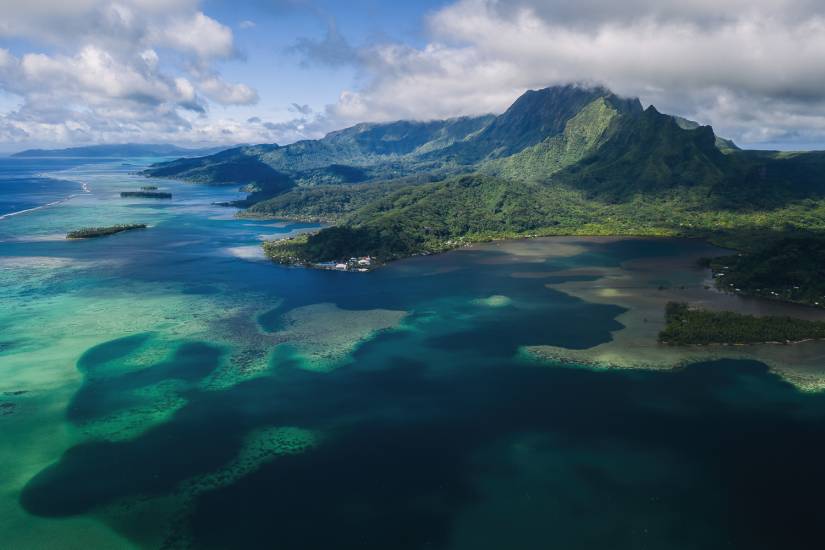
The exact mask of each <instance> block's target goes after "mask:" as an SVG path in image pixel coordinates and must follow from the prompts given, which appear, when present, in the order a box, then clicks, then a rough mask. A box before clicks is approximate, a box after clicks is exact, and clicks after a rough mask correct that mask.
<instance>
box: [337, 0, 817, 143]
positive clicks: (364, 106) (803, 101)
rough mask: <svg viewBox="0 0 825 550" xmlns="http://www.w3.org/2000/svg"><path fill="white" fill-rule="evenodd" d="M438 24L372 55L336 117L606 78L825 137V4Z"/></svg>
mask: <svg viewBox="0 0 825 550" xmlns="http://www.w3.org/2000/svg"><path fill="white" fill-rule="evenodd" d="M428 27H429V31H430V37H431V39H430V41H429V42H428V43H427V44H426V45H425V46H423V47H420V48H415V47H410V46H405V45H402V44H394V43H387V44H381V45H378V46H373V47H370V48H366V49H362V50H361V51H359V52H358V58H359V59H360V60H361V61H360V67H361V69H362V70H363V71H364V72H365V73H366V74H367V75H368V76H369V78H368V84H367V85H366V86H364V87H362V88H360V89H355V90H347V91H344V92H343V93H342V94H341V97H340V100H339V101H338V103H337V104H336V105H334V106H332V107H331V108H330V113H331V114H332V116H336V117H339V118H340V119H341V120H346V121H356V120H362V119H372V120H389V119H395V118H405V117H414V118H440V117H444V116H454V115H462V114H479V113H484V112H500V111H501V110H503V109H504V108H506V107H507V105H508V104H509V103H510V102H512V101H513V100H514V99H515V98H516V97H517V96H518V95H519V94H520V93H522V92H523V91H524V90H525V89H528V88H536V87H542V86H547V85H552V84H560V83H567V82H593V83H600V84H605V85H607V86H609V87H611V88H612V89H614V90H615V91H616V92H618V93H621V94H625V95H631V96H639V97H640V98H641V99H642V100H643V101H644V102H645V103H653V104H656V105H657V107H659V108H661V109H663V110H667V111H670V112H676V113H679V114H684V115H687V116H691V117H693V118H697V119H700V120H702V121H703V122H708V123H713V124H714V125H715V126H716V127H717V131H718V132H719V133H721V134H727V135H730V136H732V137H734V138H736V139H739V140H741V141H743V142H751V143H754V142H761V141H777V140H782V139H786V140H791V141H793V140H811V139H820V140H821V138H822V137H825V116H823V115H821V114H818V113H821V112H823V111H822V107H823V106H825V71H823V69H825V57H823V56H822V53H821V52H823V51H825V5H823V4H822V3H821V2H814V1H810V0H774V1H764V0H729V1H727V2H716V1H710V0H697V1H692V2H682V1H676V0H629V1H628V2H621V3H612V2H603V1H597V0H579V1H577V2H569V1H566V0H544V1H541V0H460V1H459V2H456V3H454V4H452V5H450V6H447V7H446V8H443V9H441V10H439V11H436V12H435V13H433V14H432V15H431V16H430V18H429V21H428ZM817 136H818V138H817Z"/></svg>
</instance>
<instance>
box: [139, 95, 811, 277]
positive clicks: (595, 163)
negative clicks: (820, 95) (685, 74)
mask: <svg viewBox="0 0 825 550" xmlns="http://www.w3.org/2000/svg"><path fill="white" fill-rule="evenodd" d="M145 174H146V175H147V176H155V177H166V178H177V179H181V180H186V181H192V182H198V183H209V184H236V185H245V186H246V188H247V189H248V190H249V191H250V196H249V198H248V199H247V200H246V201H244V202H243V203H242V204H241V205H242V206H245V207H247V210H246V212H245V213H244V215H255V216H262V215H263V216H272V217H283V218H293V219H305V220H309V219H318V220H325V221H331V222H334V223H335V224H336V227H334V228H330V229H327V230H324V231H321V232H320V233H318V234H317V235H314V236H311V237H309V238H308V239H306V240H305V242H304V241H295V242H292V243H289V244H287V245H283V246H284V247H287V248H285V249H284V250H281V251H279V250H278V248H277V247H269V248H268V251H269V252H270V253H271V255H273V256H274V257H275V258H277V259H282V260H283V259H288V260H289V261H319V260H332V259H341V258H348V257H350V256H359V255H373V256H378V257H379V258H382V259H387V260H388V259H393V258H398V257H403V256H407V255H410V254H415V253H422V252H434V251H439V250H444V249H448V248H452V247H455V246H459V245H460V244H462V243H466V242H471V241H477V240H484V239H490V238H500V237H517V236H525V235H565V234H598V235H680V236H697V237H709V238H712V239H713V240H715V242H719V243H725V244H732V245H736V246H739V247H747V246H748V245H749V243H750V244H751V245H752V244H753V243H755V242H761V241H763V240H765V239H771V238H776V237H778V236H781V235H787V233H788V232H793V231H807V232H811V231H825V153H822V152H809V153H783V152H766V151H744V150H741V149H739V148H738V147H737V146H736V145H735V144H734V143H733V142H731V141H730V140H726V139H723V138H719V137H718V136H716V135H715V133H714V131H713V129H712V128H711V127H710V126H702V125H700V124H698V123H695V122H692V121H689V120H686V119H683V118H681V117H676V116H671V115H667V114H662V113H660V112H659V111H657V110H656V109H655V108H654V107H653V106H650V107H648V108H646V109H644V108H643V107H642V104H641V103H640V102H639V100H638V99H628V98H622V97H619V96H617V95H616V94H614V93H612V92H611V91H610V90H607V89H604V88H587V87H581V86H572V85H571V86H557V87H552V88H546V89H543V90H537V91H529V92H526V93H525V94H524V95H522V96H521V97H520V98H519V99H518V100H516V102H515V103H513V105H512V106H511V107H510V108H509V109H507V111H505V112H504V113H502V114H500V115H498V116H494V115H486V116H480V117H462V118H455V119H449V120H442V121H430V122H414V121H399V122H392V123H383V124H359V125H356V126H353V127H351V128H347V129H345V130H341V131H337V132H332V133H330V134H328V135H327V136H326V137H324V138H323V139H320V140H308V141H300V142H297V143H294V144H291V145H287V146H283V147H281V146H278V145H274V144H273V145H256V146H245V147H237V148H233V149H228V150H225V151H222V152H220V153H217V154H214V155H210V156H205V157H201V158H188V159H180V160H176V161H172V162H166V163H161V164H157V165H155V166H153V167H151V168H150V169H148V170H147V171H146V172H145Z"/></svg>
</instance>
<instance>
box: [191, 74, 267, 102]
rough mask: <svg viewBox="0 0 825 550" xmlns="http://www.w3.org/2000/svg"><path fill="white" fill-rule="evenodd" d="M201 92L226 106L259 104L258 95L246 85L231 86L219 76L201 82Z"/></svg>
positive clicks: (212, 76) (209, 77)
mask: <svg viewBox="0 0 825 550" xmlns="http://www.w3.org/2000/svg"><path fill="white" fill-rule="evenodd" d="M199 87H200V90H201V92H203V94H204V95H205V96H206V97H208V98H209V99H211V100H213V101H217V102H218V103H221V104H224V105H251V104H253V103H257V102H258V94H257V92H255V90H253V89H252V88H250V87H249V86H247V85H246V84H229V83H227V82H225V81H224V80H223V79H221V78H220V77H218V76H217V75H211V76H208V77H206V78H204V79H202V80H201V81H200V84H199Z"/></svg>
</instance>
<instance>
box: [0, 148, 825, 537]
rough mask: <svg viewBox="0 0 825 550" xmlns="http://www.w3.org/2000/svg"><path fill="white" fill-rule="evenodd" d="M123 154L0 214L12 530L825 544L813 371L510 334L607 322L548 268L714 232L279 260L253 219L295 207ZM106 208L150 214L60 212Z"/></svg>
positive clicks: (609, 323) (637, 253)
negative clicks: (151, 180) (376, 259)
mask: <svg viewBox="0 0 825 550" xmlns="http://www.w3.org/2000/svg"><path fill="white" fill-rule="evenodd" d="M139 162H145V161H134V162H133V163H131V164H133V165H132V166H123V165H121V164H119V163H110V164H96V165H93V166H88V165H87V166H79V167H74V168H71V169H70V170H69V171H68V172H66V173H64V174H62V175H61V178H63V179H67V180H70V181H75V182H82V183H85V184H86V186H87V188H88V190H89V192H88V193H83V194H82V195H79V196H77V197H74V198H72V199H71V200H69V201H67V202H65V203H62V204H60V205H57V206H55V207H51V208H45V209H42V210H37V211H35V212H31V213H28V214H24V215H20V216H15V217H12V218H7V219H5V220H2V221H0V239H2V242H0V262H1V263H0V280H2V285H1V286H0V301H1V303H0V306H2V307H0V335H2V336H0V392H2V396H0V414H2V416H0V430H2V433H3V434H4V437H3V439H2V441H0V488H2V491H0V495H2V496H0V535H2V540H5V541H6V543H5V544H8V545H10V546H9V547H12V548H67V547H77V548H89V547H100V548H121V547H122V548H134V547H139V548H187V547H190V548H286V549H293V548H294V549H309V548H319V549H320V548H324V549H328V548H358V549H372V548H375V549H387V548H410V549H413V548H415V549H418V548H449V549H478V548H491V549H493V548H496V549H497V548H508V549H509V548H515V549H520V548H523V549H533V548H565V549H573V548H618V549H636V548H657V549H658V548H680V549H681V548H684V549H688V548H691V549H693V548H696V549H698V548H702V549H707V548H748V549H753V548H766V549H768V548H771V549H773V548H816V547H818V543H819V541H820V540H821V533H820V531H821V529H822V525H825V523H823V522H822V520H823V517H822V515H823V512H822V507H821V504H820V501H821V495H822V494H823V491H825V473H823V469H822V467H821V464H823V461H825V444H823V441H825V397H823V396H822V395H821V394H818V393H801V392H800V391H798V390H797V389H796V388H795V387H793V386H792V385H790V384H788V383H787V382H785V381H783V380H782V379H780V378H779V377H778V376H776V375H774V374H772V373H771V372H769V371H768V369H767V367H765V366H764V365H762V364H760V363H757V362H753V361H733V360H725V361H715V362H705V363H699V364H694V365H690V366H688V367H686V368H683V369H679V370H667V371H642V370H593V369H586V368H582V367H581V366H577V365H572V364H571V365H567V364H561V363H553V362H541V361H538V360H536V359H534V358H532V357H530V356H529V355H528V354H526V353H525V352H524V349H525V347H528V346H537V345H549V346H558V347H562V348H567V349H575V350H582V349H589V348H592V347H593V346H597V345H599V344H602V343H604V342H608V341H610V340H611V338H612V337H613V334H615V333H617V332H618V331H621V330H623V325H622V324H621V323H620V322H619V321H618V320H617V318H618V317H620V316H621V315H622V314H623V313H624V312H625V310H624V309H623V308H622V307H618V306H615V305H609V304H598V303H589V302H586V301H583V300H581V299H578V298H575V297H573V296H570V295H568V294H565V293H563V292H560V291H558V290H555V289H553V288H550V287H548V285H553V284H557V283H560V282H564V281H569V280H578V281H584V282H587V281H589V280H593V279H595V276H591V275H588V274H587V273H586V269H587V268H593V267H620V266H621V265H623V264H624V263H625V262H628V261H630V260H639V259H648V260H656V259H659V258H661V259H662V260H663V261H668V260H672V259H674V258H678V257H681V256H688V255H697V254H703V253H711V252H713V250H712V249H711V248H710V247H708V246H707V245H704V244H702V243H698V242H690V241H674V240H626V241H606V242H602V241H586V240H578V241H575V242H574V243H573V244H571V242H567V243H566V244H563V245H562V246H559V244H558V243H559V241H554V240H546V241H536V242H535V243H533V244H531V245H530V247H529V250H528V251H525V250H524V248H523V247H518V246H514V247H508V246H507V245H505V246H487V247H479V248H475V249H468V250H462V251H458V252H455V253H451V254H445V255H440V256H435V257H426V258H413V259H410V260H406V261H402V262H398V263H396V264H393V265H391V266H389V267H387V268H384V269H380V270H378V271H375V272H372V273H369V274H351V273H338V272H328V271H312V270H303V269H294V268H283V267H279V266H274V265H271V264H269V263H268V262H266V261H263V259H262V258H261V257H260V253H259V243H260V242H261V240H262V239H263V238H271V237H273V236H277V235H286V234H290V233H292V232H296V231H301V230H305V229H307V228H308V226H306V225H300V224H288V223H276V222H253V221H248V220H237V219H234V218H233V216H232V214H233V212H232V211H231V210H229V209H226V208H222V207H218V206H213V205H212V203H213V202H218V201H223V200H231V199H232V198H234V197H235V196H237V193H236V191H234V190H233V189H231V188H209V187H198V186H190V185H185V184H179V183H174V182H165V181H164V182H160V183H159V184H158V185H159V186H160V187H162V188H163V189H164V190H169V191H171V192H172V193H173V195H174V198H173V199H172V200H171V201H153V200H148V201H147V200H140V199H129V200H124V199H121V198H120V197H119V192H120V191H121V190H129V189H136V188H137V187H139V186H140V185H141V184H144V185H145V180H143V179H141V178H139V177H137V176H133V175H131V174H130V172H132V171H134V170H135V166H134V164H138V163H139ZM108 223H147V224H148V225H149V228H148V229H146V230H142V231H134V232H128V233H122V234H118V235H115V236H112V237H108V238H105V239H98V240H88V241H82V242H68V241H66V240H65V239H64V238H63V235H65V232H66V231H68V230H71V229H75V228H77V227H82V226H85V225H104V224H108ZM582 269H583V270H585V271H581V270H582ZM570 270H574V271H575V270H580V271H576V272H571V271H570ZM516 275H517V276H516ZM691 277H693V278H695V277H696V276H695V274H694V275H691V274H689V273H688V274H685V275H684V280H691ZM644 284H649V285H650V286H651V289H652V290H651V291H653V289H655V288H657V287H658V286H660V285H661V284H662V281H660V280H658V279H657V280H653V279H651V280H650V281H646V282H644ZM680 284H681V283H680ZM72 545H74V546H72Z"/></svg>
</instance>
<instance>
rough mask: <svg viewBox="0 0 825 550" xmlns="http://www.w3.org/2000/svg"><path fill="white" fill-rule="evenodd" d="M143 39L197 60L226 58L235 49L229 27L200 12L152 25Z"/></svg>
mask: <svg viewBox="0 0 825 550" xmlns="http://www.w3.org/2000/svg"><path fill="white" fill-rule="evenodd" d="M147 39H148V41H149V42H150V43H152V44H158V45H161V46H167V47H171V48H173V49H176V50H179V51H183V52H191V53H194V54H196V55H197V56H198V57H200V58H201V59H210V58H227V57H231V56H232V55H233V54H234V52H235V50H234V46H233V38H232V30H230V29H229V28H228V27H226V26H224V25H222V24H220V23H218V22H217V21H215V20H214V19H212V18H211V17H207V16H206V15H204V14H203V13H202V12H197V13H195V14H192V15H191V16H189V17H179V18H174V19H172V20H171V21H169V22H168V23H166V24H165V25H163V26H162V27H160V28H157V29H154V28H153V29H151V31H150V32H149V34H148V36H147Z"/></svg>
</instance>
